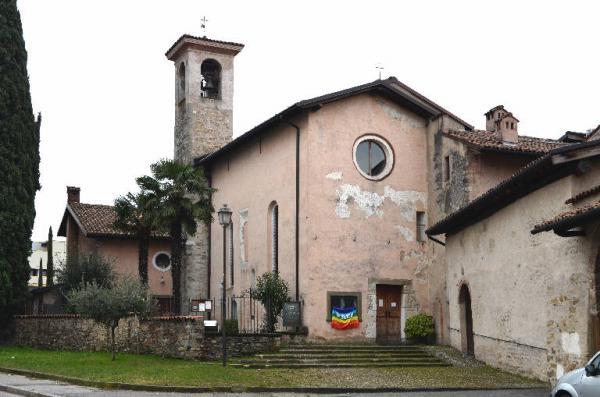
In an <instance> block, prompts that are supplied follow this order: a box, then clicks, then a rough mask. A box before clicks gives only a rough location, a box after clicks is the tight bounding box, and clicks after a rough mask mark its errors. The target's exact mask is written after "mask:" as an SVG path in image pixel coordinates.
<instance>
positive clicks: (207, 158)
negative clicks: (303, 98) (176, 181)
mask: <svg viewBox="0 0 600 397" xmlns="http://www.w3.org/2000/svg"><path fill="white" fill-rule="evenodd" d="M302 110H304V108H301V107H299V106H298V105H297V104H293V105H292V106H290V107H288V108H287V109H285V110H284V111H282V112H279V113H277V114H276V115H275V116H273V117H271V118H269V119H267V120H265V121H263V122H262V123H260V124H259V125H257V126H256V127H254V128H252V129H251V130H249V131H247V132H245V133H243V134H242V135H240V136H238V137H237V138H235V139H234V140H232V141H231V142H229V143H228V144H226V145H225V146H222V147H221V148H219V149H218V150H216V151H214V152H212V153H210V154H206V155H203V156H200V157H196V158H195V159H194V165H195V166H204V165H207V164H209V163H210V162H211V161H213V160H214V159H216V158H218V157H219V156H221V155H222V154H224V153H226V152H228V151H229V150H231V149H233V148H234V147H236V146H237V145H239V144H241V143H242V142H246V141H248V140H249V139H251V138H252V137H254V136H255V135H257V134H258V133H260V132H261V131H263V130H265V129H267V128H269V127H271V126H273V125H275V124H276V123H278V122H280V120H282V119H284V118H285V117H290V116H291V115H293V114H295V113H297V112H299V111H302Z"/></svg>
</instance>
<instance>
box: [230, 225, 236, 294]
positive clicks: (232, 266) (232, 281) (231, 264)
mask: <svg viewBox="0 0 600 397" xmlns="http://www.w3.org/2000/svg"><path fill="white" fill-rule="evenodd" d="M234 270H235V269H234V264H233V221H232V222H231V223H230V224H229V285H230V286H231V287H233V284H234V281H235V278H234V274H233V272H234Z"/></svg>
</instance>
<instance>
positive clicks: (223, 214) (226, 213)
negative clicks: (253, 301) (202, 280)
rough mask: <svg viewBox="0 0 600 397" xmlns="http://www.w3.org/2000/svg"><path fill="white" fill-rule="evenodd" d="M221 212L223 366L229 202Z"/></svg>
mask: <svg viewBox="0 0 600 397" xmlns="http://www.w3.org/2000/svg"><path fill="white" fill-rule="evenodd" d="M218 214H219V223H220V224H221V226H223V284H222V287H223V288H222V300H221V339H222V341H223V366H224V367H225V366H226V365H227V339H226V338H227V335H226V333H225V316H226V313H227V311H226V305H227V298H226V293H225V285H226V284H225V282H226V281H227V277H226V272H227V265H226V262H227V246H226V244H227V238H226V235H227V226H229V225H230V224H231V210H230V209H229V208H228V207H227V204H223V208H221V209H220V210H219V212H218Z"/></svg>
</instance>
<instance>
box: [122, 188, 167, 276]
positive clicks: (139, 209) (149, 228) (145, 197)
mask: <svg viewBox="0 0 600 397" xmlns="http://www.w3.org/2000/svg"><path fill="white" fill-rule="evenodd" d="M155 204H156V200H154V196H153V195H152V193H151V192H140V193H137V194H133V193H127V194H126V195H125V196H121V197H118V198H117V199H116V200H115V212H116V215H117V217H116V219H115V222H114V226H115V228H117V229H118V230H121V231H122V232H124V233H129V234H132V235H133V236H135V238H137V240H138V273H139V277H140V281H141V282H142V283H143V284H144V285H148V247H149V246H150V237H151V236H152V233H153V232H155V231H156V230H157V229H158V223H157V219H156V209H155V208H154V207H153V205H155Z"/></svg>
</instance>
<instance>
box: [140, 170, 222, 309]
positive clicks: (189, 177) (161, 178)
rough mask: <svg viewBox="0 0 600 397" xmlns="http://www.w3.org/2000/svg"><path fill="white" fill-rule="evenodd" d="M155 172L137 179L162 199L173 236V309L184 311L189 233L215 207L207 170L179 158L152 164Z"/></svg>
mask: <svg viewBox="0 0 600 397" xmlns="http://www.w3.org/2000/svg"><path fill="white" fill-rule="evenodd" d="M150 169H151V170H152V176H142V177H139V178H137V179H136V181H137V183H138V185H139V186H140V187H141V189H142V191H143V192H147V193H148V194H150V195H152V196H153V197H154V199H153V200H157V201H159V202H158V203H157V205H156V208H157V220H158V222H159V224H160V225H162V226H163V227H164V228H165V229H168V230H169V235H170V237H171V276H172V277H173V299H174V304H173V311H174V313H175V314H179V313H180V312H181V262H182V255H183V250H184V243H185V235H184V233H186V234H188V235H191V236H193V235H194V234H196V230H197V228H198V222H204V223H205V224H210V222H211V221H212V214H213V212H214V208H213V206H212V203H211V194H212V193H213V192H214V189H212V188H211V187H209V186H208V183H207V181H206V178H205V177H204V170H203V169H202V168H196V167H194V166H193V165H190V164H183V163H180V162H178V161H175V160H160V161H158V162H156V163H154V164H152V165H151V166H150Z"/></svg>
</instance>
